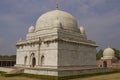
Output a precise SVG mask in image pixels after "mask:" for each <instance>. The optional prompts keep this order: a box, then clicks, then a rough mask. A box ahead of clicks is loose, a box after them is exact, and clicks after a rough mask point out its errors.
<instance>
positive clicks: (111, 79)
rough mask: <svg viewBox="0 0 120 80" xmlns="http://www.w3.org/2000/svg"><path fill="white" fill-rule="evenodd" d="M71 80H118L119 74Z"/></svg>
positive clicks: (119, 78) (119, 79)
mask: <svg viewBox="0 0 120 80" xmlns="http://www.w3.org/2000/svg"><path fill="white" fill-rule="evenodd" d="M71 80H120V73H114V74H107V75H99V76H93V77H88V78H79V79H71Z"/></svg>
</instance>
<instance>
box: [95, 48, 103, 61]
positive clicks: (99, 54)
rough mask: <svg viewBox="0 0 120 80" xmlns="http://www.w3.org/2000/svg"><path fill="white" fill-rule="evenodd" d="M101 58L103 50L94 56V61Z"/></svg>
mask: <svg viewBox="0 0 120 80" xmlns="http://www.w3.org/2000/svg"><path fill="white" fill-rule="evenodd" d="M102 56H103V50H102V49H100V50H99V51H98V52H97V54H96V60H100V59H101V57H102Z"/></svg>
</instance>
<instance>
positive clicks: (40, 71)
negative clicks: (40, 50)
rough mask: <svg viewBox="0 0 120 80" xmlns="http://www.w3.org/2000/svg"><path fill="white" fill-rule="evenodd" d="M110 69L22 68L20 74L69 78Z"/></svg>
mask: <svg viewBox="0 0 120 80" xmlns="http://www.w3.org/2000/svg"><path fill="white" fill-rule="evenodd" d="M19 69H21V68H15V67H12V68H8V67H0V71H4V72H7V73H10V72H16V73H21V72H17V71H19ZM110 70H111V68H98V67H96V68H60V69H48V68H47V69H46V68H24V69H23V68H22V73H28V74H36V75H49V76H69V75H78V74H85V73H95V72H107V71H110Z"/></svg>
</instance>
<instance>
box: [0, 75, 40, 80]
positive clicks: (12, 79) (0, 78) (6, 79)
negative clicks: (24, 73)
mask: <svg viewBox="0 0 120 80" xmlns="http://www.w3.org/2000/svg"><path fill="white" fill-rule="evenodd" d="M0 80H38V79H32V78H26V77H3V76H0ZM39 80H40V79H39Z"/></svg>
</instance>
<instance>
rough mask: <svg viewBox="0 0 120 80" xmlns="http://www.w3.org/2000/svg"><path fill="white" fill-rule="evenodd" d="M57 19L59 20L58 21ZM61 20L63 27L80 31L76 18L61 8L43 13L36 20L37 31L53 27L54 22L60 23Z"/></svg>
mask: <svg viewBox="0 0 120 80" xmlns="http://www.w3.org/2000/svg"><path fill="white" fill-rule="evenodd" d="M57 19H58V21H56V20H57ZM55 22H56V23H55ZM59 22H60V24H61V25H62V28H63V29H67V30H72V31H78V28H77V21H76V19H75V18H74V17H73V16H72V15H71V14H69V13H67V12H65V11H61V10H53V11H49V12H46V13H45V14H43V15H41V16H40V17H39V18H38V20H37V22H36V28H35V31H39V30H41V29H47V28H53V27H54V24H59Z"/></svg>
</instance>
